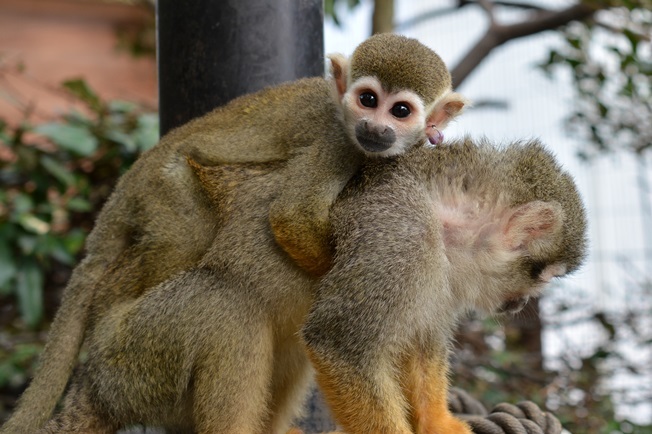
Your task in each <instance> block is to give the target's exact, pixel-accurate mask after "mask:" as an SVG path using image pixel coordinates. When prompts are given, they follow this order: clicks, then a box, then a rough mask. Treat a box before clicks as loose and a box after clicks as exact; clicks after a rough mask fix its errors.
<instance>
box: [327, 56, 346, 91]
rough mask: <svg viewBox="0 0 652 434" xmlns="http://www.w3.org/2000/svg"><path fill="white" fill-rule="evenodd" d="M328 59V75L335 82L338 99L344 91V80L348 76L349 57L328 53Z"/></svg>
mask: <svg viewBox="0 0 652 434" xmlns="http://www.w3.org/2000/svg"><path fill="white" fill-rule="evenodd" d="M327 57H328V59H329V60H330V61H331V68H330V75H331V77H332V78H333V82H334V83H335V89H336V90H337V95H338V97H339V98H340V99H342V97H343V96H344V93H346V84H347V83H346V81H347V78H348V76H349V59H347V58H346V56H344V55H343V54H339V53H334V54H329V55H328V56H327Z"/></svg>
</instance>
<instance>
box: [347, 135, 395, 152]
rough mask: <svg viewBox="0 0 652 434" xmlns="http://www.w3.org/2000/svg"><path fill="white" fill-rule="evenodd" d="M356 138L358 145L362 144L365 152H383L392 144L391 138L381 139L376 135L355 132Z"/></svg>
mask: <svg viewBox="0 0 652 434" xmlns="http://www.w3.org/2000/svg"><path fill="white" fill-rule="evenodd" d="M356 138H357V139H358V143H360V146H362V149H364V150H365V151H367V152H383V151H386V150H388V149H389V148H391V147H392V145H393V144H394V141H393V140H392V141H389V140H383V139H382V138H380V137H377V136H374V137H369V136H366V135H362V134H356Z"/></svg>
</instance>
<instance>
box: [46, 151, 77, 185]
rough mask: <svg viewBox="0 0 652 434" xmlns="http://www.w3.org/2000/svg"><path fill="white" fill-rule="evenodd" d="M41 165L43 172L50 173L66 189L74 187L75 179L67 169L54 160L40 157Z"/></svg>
mask: <svg viewBox="0 0 652 434" xmlns="http://www.w3.org/2000/svg"><path fill="white" fill-rule="evenodd" d="M41 165H42V166H43V168H44V169H45V170H47V171H48V172H50V174H51V175H52V176H54V177H55V178H57V179H58V180H59V181H61V183H63V184H64V185H65V186H66V187H70V186H72V185H75V177H74V176H73V174H72V173H70V171H69V170H68V169H66V168H65V167H64V166H63V165H61V164H60V163H59V162H58V161H56V160H55V159H54V158H51V157H48V156H47V155H43V156H42V157H41Z"/></svg>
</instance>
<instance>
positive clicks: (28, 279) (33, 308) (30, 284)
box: [16, 259, 43, 327]
mask: <svg viewBox="0 0 652 434" xmlns="http://www.w3.org/2000/svg"><path fill="white" fill-rule="evenodd" d="M16 295H17V297H18V308H19V310H20V313H21V316H22V318H23V321H25V323H26V324H27V325H28V326H29V327H36V326H37V325H38V324H39V323H40V322H41V319H42V318H43V272H42V271H41V270H40V269H39V267H38V265H37V263H36V261H34V260H33V259H27V260H26V261H25V262H24V263H23V264H22V266H21V267H20V268H19V270H18V279H17V281H16Z"/></svg>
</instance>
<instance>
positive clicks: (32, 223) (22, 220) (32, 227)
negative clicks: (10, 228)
mask: <svg viewBox="0 0 652 434" xmlns="http://www.w3.org/2000/svg"><path fill="white" fill-rule="evenodd" d="M18 223H19V224H20V225H21V226H22V227H23V229H25V230H26V231H27V232H31V233H33V234H39V235H43V234H47V233H48V232H49V231H50V224H49V223H48V222H46V221H43V220H41V219H40V218H38V217H36V216H35V215H34V214H23V215H21V216H20V217H18Z"/></svg>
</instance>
